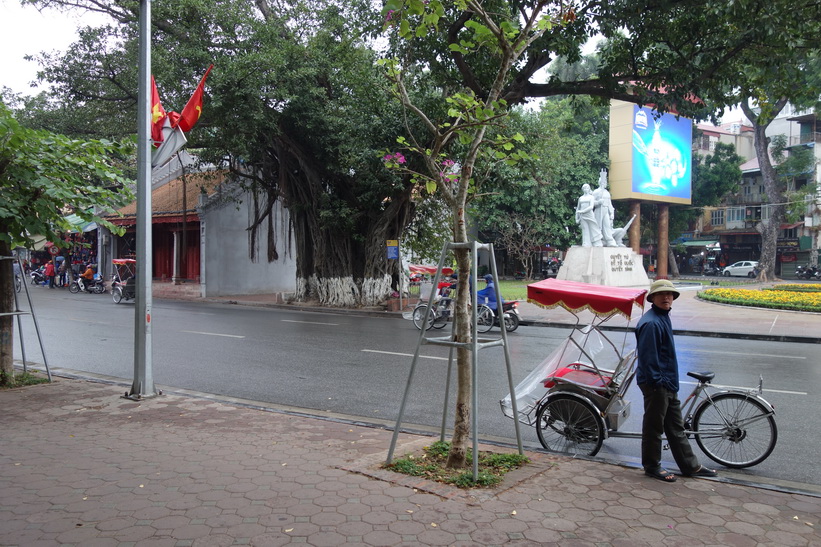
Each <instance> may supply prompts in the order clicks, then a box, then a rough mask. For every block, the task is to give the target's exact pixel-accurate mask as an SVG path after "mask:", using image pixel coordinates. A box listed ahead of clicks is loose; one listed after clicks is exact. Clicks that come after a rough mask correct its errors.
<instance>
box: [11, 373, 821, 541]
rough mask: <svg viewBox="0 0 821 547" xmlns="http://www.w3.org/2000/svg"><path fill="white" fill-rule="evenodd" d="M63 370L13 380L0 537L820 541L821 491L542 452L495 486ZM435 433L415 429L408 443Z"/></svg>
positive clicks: (302, 423) (376, 437) (384, 437)
mask: <svg viewBox="0 0 821 547" xmlns="http://www.w3.org/2000/svg"><path fill="white" fill-rule="evenodd" d="M121 395H122V387H121V386H118V385H112V384H109V383H103V382H92V381H86V380H74V379H65V378H58V379H57V380H56V381H55V382H53V383H51V384H44V385H38V386H30V387H26V388H20V389H14V390H5V391H0V446H2V450H0V545H4V546H5V545H21V546H30V545H122V546H125V545H128V546H135V547H140V546H148V545H151V546H158V545H168V546H174V547H179V546H209V545H258V546H268V545H291V544H304V545H314V546H325V545H329V546H330V545H373V546H376V545H546V544H552V545H568V546H569V545H613V546H616V545H629V546H630V547H637V546H640V545H658V544H665V545H688V546H689V545H821V534H819V532H818V528H819V526H821V522H819V520H821V498H817V497H813V496H809V495H802V494H796V493H788V492H773V491H771V490H766V491H765V490H760V489H758V488H755V487H752V486H746V485H744V486H742V485H736V484H728V483H723V482H721V481H716V480H703V479H682V480H679V481H678V482H676V483H675V484H663V483H661V482H660V481H654V480H652V479H649V478H646V477H644V476H643V475H642V473H641V472H640V471H639V470H636V469H634V468H628V467H624V466H619V465H612V464H607V463H602V462H599V461H593V460H586V459H571V458H566V457H562V456H559V455H550V454H544V453H536V452H532V453H529V456H530V457H531V459H532V463H531V464H529V465H528V466H526V467H525V468H523V469H521V470H518V471H517V472H514V473H512V474H511V475H509V476H508V477H507V478H506V479H505V481H504V483H503V484H502V485H501V486H499V487H496V488H493V489H488V490H481V489H480V490H460V489H457V488H455V487H450V486H447V485H439V484H431V483H429V482H426V481H421V480H419V479H414V478H410V477H406V476H404V475H397V474H394V473H391V472H388V471H386V470H384V469H382V468H381V463H382V462H383V461H384V459H385V457H386V455H387V449H388V447H389V444H390V440H391V436H392V433H391V432H390V431H387V430H384V429H379V428H371V427H366V426H362V425H352V424H350V423H346V422H343V421H335V420H328V419H320V418H312V417H306V416H295V415H291V414H287V413H283V412H272V411H265V410H260V409H252V408H248V407H245V406H240V405H236V404H233V403H231V402H227V401H226V402H223V401H218V400H213V399H205V398H197V397H194V396H191V395H178V394H165V395H161V396H158V397H154V398H149V399H145V400H143V401H139V402H137V401H132V400H129V399H124V398H122V397H121ZM431 441H432V439H431V438H428V437H423V436H417V435H410V434H402V435H400V436H399V445H398V446H397V450H396V453H397V454H402V453H404V452H406V451H414V450H417V449H418V448H419V447H420V446H422V445H424V444H425V443H427V442H431Z"/></svg>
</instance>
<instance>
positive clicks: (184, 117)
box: [174, 65, 214, 133]
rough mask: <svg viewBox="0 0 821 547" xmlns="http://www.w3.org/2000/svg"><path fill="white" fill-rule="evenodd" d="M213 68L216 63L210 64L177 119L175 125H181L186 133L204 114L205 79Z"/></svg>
mask: <svg viewBox="0 0 821 547" xmlns="http://www.w3.org/2000/svg"><path fill="white" fill-rule="evenodd" d="M212 68H214V65H211V66H209V67H208V70H206V71H205V75H204V76H203V77H202V80H200V83H199V85H198V86H197V89H196V91H194V94H193V95H191V98H190V99H188V103H187V104H186V105H185V108H183V109H182V113H181V114H180V119H179V120H177V123H176V124H175V125H174V127H179V128H180V129H182V130H183V132H185V133H188V132H189V131H191V128H192V127H194V125H196V123H197V121H199V119H200V115H201V114H202V93H203V87H204V86H205V79H206V78H208V74H209V73H210V72H211V69H212Z"/></svg>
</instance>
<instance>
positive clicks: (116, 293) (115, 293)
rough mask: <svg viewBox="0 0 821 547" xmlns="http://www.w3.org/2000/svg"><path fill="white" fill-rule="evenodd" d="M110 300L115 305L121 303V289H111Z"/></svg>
mask: <svg viewBox="0 0 821 547" xmlns="http://www.w3.org/2000/svg"><path fill="white" fill-rule="evenodd" d="M111 298H113V299H114V303H115V304H119V303H120V302H122V301H123V289H122V287H114V288H113V289H111Z"/></svg>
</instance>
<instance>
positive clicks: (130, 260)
mask: <svg viewBox="0 0 821 547" xmlns="http://www.w3.org/2000/svg"><path fill="white" fill-rule="evenodd" d="M111 263H112V264H136V263H137V261H136V260H134V259H133V258H115V259H114V260H112V261H111Z"/></svg>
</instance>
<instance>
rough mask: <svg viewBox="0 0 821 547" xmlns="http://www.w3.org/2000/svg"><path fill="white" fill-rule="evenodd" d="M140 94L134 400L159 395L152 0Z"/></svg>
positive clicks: (144, 4)
mask: <svg viewBox="0 0 821 547" xmlns="http://www.w3.org/2000/svg"><path fill="white" fill-rule="evenodd" d="M138 64H139V72H140V81H139V92H138V95H137V99H138V103H139V104H138V105H137V287H136V289H137V294H136V298H135V303H136V305H135V312H134V382H133V383H132V384H131V391H130V392H129V393H127V394H126V396H127V397H128V398H131V399H142V398H144V397H153V396H155V395H157V393H156V391H155V389H154V374H153V370H152V362H151V358H152V340H151V319H152V318H151V303H152V295H151V279H152V272H153V264H152V257H151V250H152V249H153V244H152V240H151V0H140V53H139V60H138Z"/></svg>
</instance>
